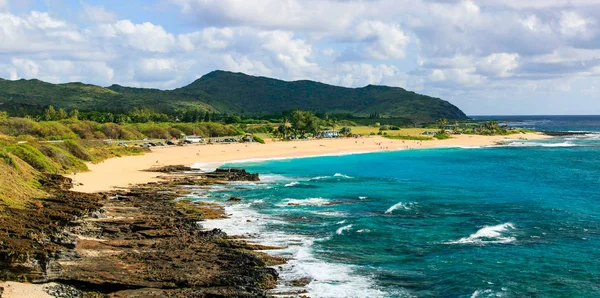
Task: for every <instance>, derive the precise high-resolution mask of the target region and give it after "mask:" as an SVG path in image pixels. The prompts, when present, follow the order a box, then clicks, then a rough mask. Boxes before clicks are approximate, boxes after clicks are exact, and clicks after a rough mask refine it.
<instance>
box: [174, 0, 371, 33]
mask: <svg viewBox="0 0 600 298" xmlns="http://www.w3.org/2000/svg"><path fill="white" fill-rule="evenodd" d="M170 2H172V3H174V4H176V5H178V6H179V7H181V9H182V11H183V12H185V13H187V14H190V15H193V16H195V17H196V18H197V19H198V21H199V22H207V21H208V22H211V24H221V25H222V24H225V25H236V26H238V25H243V26H256V27H260V28H265V29H306V30H317V31H319V30H323V29H329V30H331V29H335V28H345V27H347V26H349V25H350V24H351V22H352V20H353V19H354V17H355V16H357V15H359V14H360V13H361V11H363V10H364V8H365V7H367V6H368V3H361V2H355V1H348V2H346V3H343V4H341V5H340V2H339V1H334V0H302V1H298V0H286V1H280V0H170Z"/></svg>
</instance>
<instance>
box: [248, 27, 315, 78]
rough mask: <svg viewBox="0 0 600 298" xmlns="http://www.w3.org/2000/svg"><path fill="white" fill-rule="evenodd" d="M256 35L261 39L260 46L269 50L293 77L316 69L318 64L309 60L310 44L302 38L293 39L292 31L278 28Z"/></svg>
mask: <svg viewBox="0 0 600 298" xmlns="http://www.w3.org/2000/svg"><path fill="white" fill-rule="evenodd" d="M258 36H259V37H260V38H261V40H262V47H263V48H264V49H265V50H267V51H269V52H271V53H272V54H273V55H274V57H275V60H277V61H278V62H279V63H280V64H282V65H283V66H284V67H285V69H286V70H287V71H288V72H289V73H290V74H291V75H292V76H293V77H294V78H301V77H304V76H305V75H307V74H310V73H313V74H314V73H315V72H316V71H317V70H318V65H317V64H316V63H314V62H310V61H309V59H310V56H311V55H312V46H311V45H310V44H308V43H307V42H306V41H305V40H303V39H298V38H296V39H295V38H294V34H293V33H291V32H286V31H279V30H277V31H264V32H260V33H259V34H258Z"/></svg>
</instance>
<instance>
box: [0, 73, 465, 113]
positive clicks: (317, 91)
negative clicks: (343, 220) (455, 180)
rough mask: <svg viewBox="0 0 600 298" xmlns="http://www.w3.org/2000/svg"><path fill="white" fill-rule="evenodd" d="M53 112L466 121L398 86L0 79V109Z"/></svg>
mask: <svg viewBox="0 0 600 298" xmlns="http://www.w3.org/2000/svg"><path fill="white" fill-rule="evenodd" d="M49 105H53V106H54V107H56V108H65V109H75V108H77V109H79V110H82V111H85V110H96V111H107V112H113V113H123V112H127V111H129V110H131V109H133V108H134V107H138V108H143V107H147V108H152V109H155V110H158V111H160V112H163V113H167V114H174V113H175V112H176V111H177V110H184V109H187V108H199V109H203V110H209V111H217V112H220V113H228V114H246V115H259V114H277V113H281V112H282V111H286V110H290V109H294V108H298V109H304V110H311V111H315V112H322V113H350V114H353V115H356V116H368V115H369V114H371V113H379V114H381V115H383V116H390V117H405V118H410V119H415V120H434V119H437V118H441V117H445V118H448V119H465V118H466V115H465V114H464V113H463V112H462V111H461V110H460V109H458V108H457V107H456V106H454V105H452V104H450V103H449V102H447V101H444V100H441V99H439V98H433V97H429V96H425V95H421V94H417V93H414V92H410V91H407V90H404V89H402V88H397V87H387V86H373V85H369V86H366V87H363V88H344V87H337V86H332V85H327V84H323V83H318V82H314V81H294V82H287V81H281V80H276V79H271V78H265V77H255V76H249V75H246V74H243V73H232V72H226V71H213V72H211V73H209V74H206V75H204V76H203V77H201V78H200V79H198V80H196V81H195V82H193V83H192V84H190V85H188V86H185V87H182V88H178V89H175V90H170V91H163V90H157V89H144V88H130V87H123V86H119V85H113V86H110V87H107V88H104V87H99V86H95V85H88V84H82V83H68V84H50V83H45V82H42V81H39V80H19V81H6V80H2V79H0V110H6V111H9V112H12V113H17V112H18V111H39V110H41V109H43V108H44V107H47V106H49Z"/></svg>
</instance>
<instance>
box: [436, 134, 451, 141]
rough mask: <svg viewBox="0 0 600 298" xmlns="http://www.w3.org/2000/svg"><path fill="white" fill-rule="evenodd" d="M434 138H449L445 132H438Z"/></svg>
mask: <svg viewBox="0 0 600 298" xmlns="http://www.w3.org/2000/svg"><path fill="white" fill-rule="evenodd" d="M433 137H434V138H436V139H438V140H446V139H450V136H449V135H447V134H445V133H438V134H436V135H435V136H433Z"/></svg>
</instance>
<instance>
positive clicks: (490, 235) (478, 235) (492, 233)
mask: <svg viewBox="0 0 600 298" xmlns="http://www.w3.org/2000/svg"><path fill="white" fill-rule="evenodd" d="M515 229H516V228H515V226H514V225H513V224H512V223H510V222H507V223H503V224H500V225H495V226H484V227H483V228H481V229H479V230H478V231H477V232H475V234H471V235H469V237H464V238H460V239H458V240H456V241H450V242H446V244H480V245H483V244H486V243H492V244H502V243H510V242H513V241H515V240H517V239H516V238H515V237H512V236H506V235H504V234H506V233H507V232H510V231H513V230H515Z"/></svg>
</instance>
